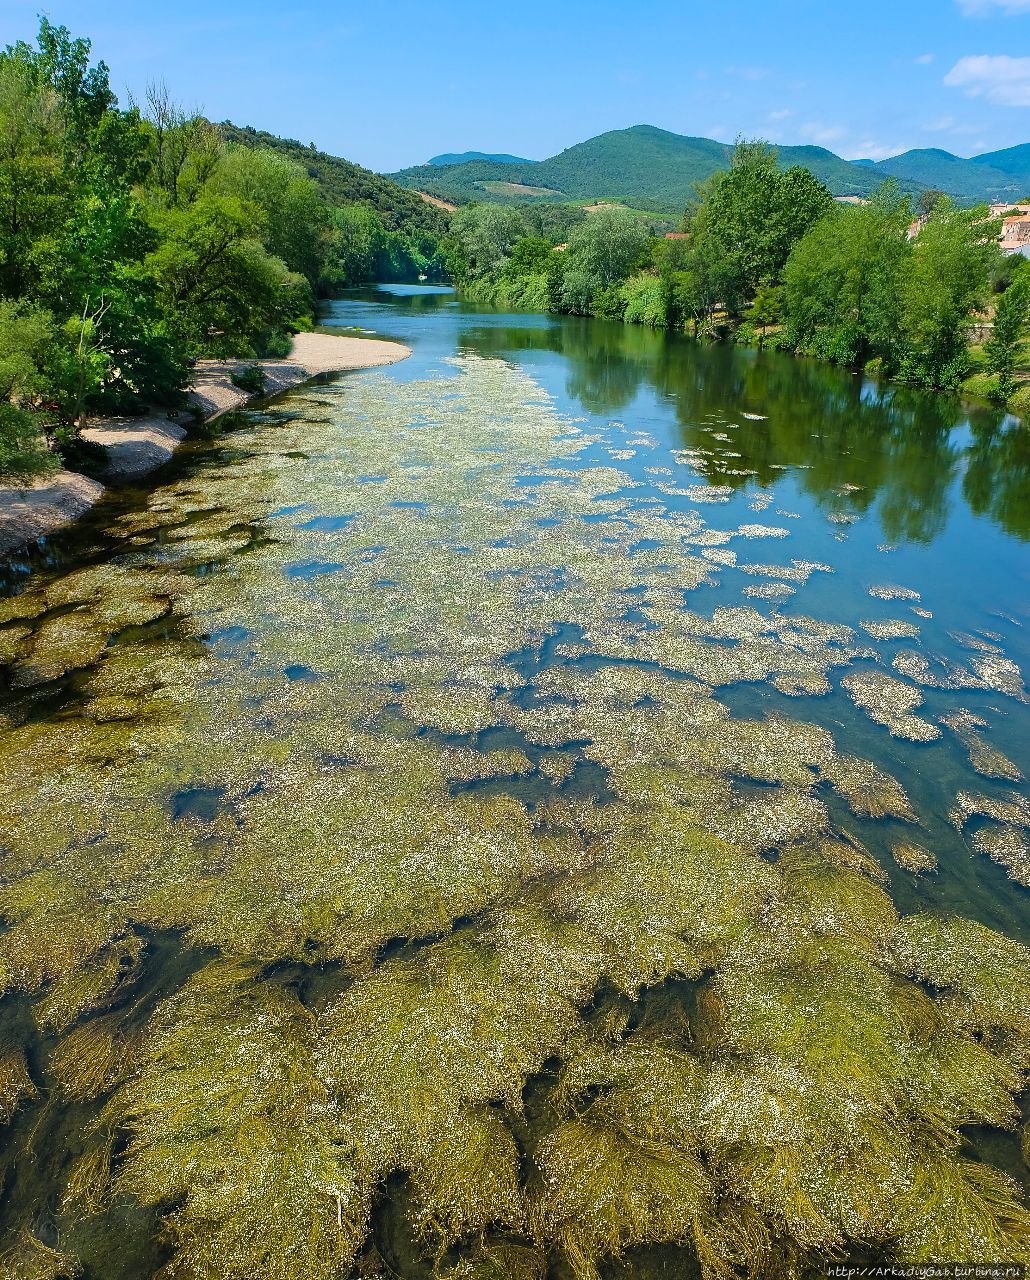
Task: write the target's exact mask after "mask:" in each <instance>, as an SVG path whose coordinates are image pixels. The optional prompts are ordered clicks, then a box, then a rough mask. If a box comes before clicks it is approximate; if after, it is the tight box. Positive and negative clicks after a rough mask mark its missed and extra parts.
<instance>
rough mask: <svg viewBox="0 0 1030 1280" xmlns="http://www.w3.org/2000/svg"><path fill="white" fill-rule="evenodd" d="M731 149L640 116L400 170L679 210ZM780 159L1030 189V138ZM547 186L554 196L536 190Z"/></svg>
mask: <svg viewBox="0 0 1030 1280" xmlns="http://www.w3.org/2000/svg"><path fill="white" fill-rule="evenodd" d="M732 156H733V147H732V146H728V145H727V144H726V143H724V142H716V141H715V140H714V139H713V138H690V137H684V136H682V135H681V134H678V133H669V132H668V131H667V130H665V129H656V128H655V127H654V126H653V125H646V124H639V125H634V126H633V127H632V128H629V129H614V130H612V131H611V132H609V133H602V134H600V135H599V136H598V137H596V138H588V139H587V140H586V141H585V142H579V143H576V145H575V146H572V147H568V148H567V149H566V150H565V151H562V152H561V153H560V154H559V155H556V156H551V157H550V159H547V160H535V161H534V160H520V159H518V158H517V157H511V156H489V155H483V154H481V153H477V152H468V153H466V154H464V155H445V156H437V157H436V158H435V159H433V160H430V162H429V164H428V165H418V166H415V167H414V168H410V169H402V170H401V171H400V172H399V173H396V174H394V175H393V177H394V178H396V180H397V181H398V182H401V183H404V184H405V185H406V186H409V187H415V188H416V189H419V190H424V191H431V192H433V193H434V194H435V195H439V196H443V197H445V198H448V199H451V200H457V201H459V202H465V201H469V200H490V201H501V202H502V203H505V202H506V203H510V202H512V201H515V202H523V201H531V200H534V199H545V198H549V199H555V198H558V199H567V200H580V201H585V202H593V201H596V200H620V201H623V202H625V203H627V204H631V205H634V206H636V207H638V208H645V209H653V210H655V211H658V212H663V213H672V212H675V211H677V210H680V209H682V208H683V206H684V205H685V204H688V203H691V202H692V201H693V199H694V195H695V188H696V187H697V185H698V184H699V183H701V182H705V181H707V180H708V179H709V178H711V177H712V176H713V175H714V174H716V173H718V172H721V171H724V170H726V169H728V168H729V166H730V161H731V159H732ZM777 163H778V165H779V167H780V168H781V169H791V168H795V167H800V168H804V169H807V170H808V171H809V172H810V173H811V174H812V175H813V176H814V177H816V178H818V179H819V181H820V182H822V183H824V184H825V185H826V186H827V187H828V188H829V189H830V192H831V193H832V194H833V195H835V196H870V195H872V193H873V192H874V191H875V190H876V188H877V187H878V186H879V185H880V184H881V183H882V182H883V181H884V179H885V178H894V179H896V180H897V183H898V186H899V187H900V188H901V190H902V192H903V193H904V194H906V195H910V196H912V198H913V199H917V198H918V197H919V196H920V195H922V193H923V192H924V191H943V192H944V193H945V194H946V195H949V196H951V197H952V198H953V199H955V200H957V201H959V202H961V203H965V204H975V203H977V201H981V200H1015V199H1019V198H1020V197H1022V196H1024V195H1025V194H1026V193H1027V191H1030V144H1023V145H1022V146H1017V147H1008V148H1006V149H1005V150H1003V151H990V152H984V153H983V154H982V155H978V156H972V157H970V158H968V159H967V158H965V157H963V156H956V155H952V154H951V153H950V152H948V151H941V150H939V149H937V148H924V149H921V150H916V151H906V152H904V153H903V154H901V155H897V156H890V157H888V158H887V159H885V160H877V161H873V160H844V159H842V158H841V157H840V156H838V155H835V154H834V153H833V152H832V151H827V150H826V148H825V147H816V146H794V147H789V146H788V147H780V148H778V150H777ZM520 186H521V187H522V188H525V189H523V190H520V189H519V187H520ZM540 190H544V191H546V192H548V193H549V195H545V196H541V195H535V196H534V195H533V194H532V192H533V191H537V192H539V191H540Z"/></svg>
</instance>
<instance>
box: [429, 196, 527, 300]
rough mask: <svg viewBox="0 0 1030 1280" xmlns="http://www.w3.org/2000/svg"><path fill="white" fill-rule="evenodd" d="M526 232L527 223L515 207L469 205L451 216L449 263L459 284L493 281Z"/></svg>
mask: <svg viewBox="0 0 1030 1280" xmlns="http://www.w3.org/2000/svg"><path fill="white" fill-rule="evenodd" d="M525 234H526V224H525V222H524V221H523V219H522V215H521V214H520V213H519V211H518V210H517V209H509V208H505V207H504V206H503V205H496V204H475V205H468V206H467V207H465V208H463V209H459V210H458V211H457V213H455V214H454V216H453V217H452V219H451V228H450V241H451V243H450V245H449V246H448V258H447V260H448V266H449V267H450V269H451V271H452V274H453V275H454V277H455V279H457V280H459V281H461V282H462V283H464V282H472V281H476V280H483V279H492V280H496V279H497V277H498V276H500V274H501V272H502V271H503V270H504V267H505V264H506V263H507V261H508V258H509V257H510V256H511V252H512V250H513V249H514V247H515V245H516V243H517V242H518V241H519V240H521V239H523V237H524V236H525Z"/></svg>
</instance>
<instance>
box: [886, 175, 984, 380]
mask: <svg viewBox="0 0 1030 1280" xmlns="http://www.w3.org/2000/svg"><path fill="white" fill-rule="evenodd" d="M985 214H986V210H985V209H984V208H982V207H981V208H976V209H956V208H955V207H954V206H953V205H952V204H951V203H950V202H949V201H947V200H941V201H939V202H938V203H937V204H936V205H935V207H934V210H933V212H932V213H931V215H930V217H929V220H928V222H927V223H926V225H925V226H924V227H923V228H922V230H921V231H920V233H919V235H918V236H917V237H916V240H915V242H914V245H913V251H912V254H911V257H910V259H909V262H908V266H907V270H906V272H905V274H904V277H903V279H902V283H901V291H900V296H901V331H902V336H903V340H904V345H905V350H904V354H903V357H902V361H901V370H900V372H901V376H903V377H904V378H906V379H907V380H909V381H912V382H919V383H921V384H923V385H926V386H931V387H955V386H957V385H958V384H959V383H960V382H961V381H962V379H963V378H964V377H965V376H966V374H967V373H968V372H969V354H968V350H967V332H968V328H969V325H970V322H971V320H972V317H973V314H974V312H976V311H979V310H982V309H983V308H984V307H985V306H986V303H987V297H988V281H989V279H990V274H991V271H992V268H993V267H994V264H995V263H996V261H997V259H998V258H999V257H1000V256H1001V251H1000V249H999V248H998V245H997V240H996V236H997V223H995V222H992V221H990V220H989V219H987V218H986V217H985Z"/></svg>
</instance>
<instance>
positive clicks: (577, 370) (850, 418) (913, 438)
mask: <svg viewBox="0 0 1030 1280" xmlns="http://www.w3.org/2000/svg"><path fill="white" fill-rule="evenodd" d="M464 342H465V343H466V344H467V345H469V346H470V347H471V348H472V349H473V350H475V351H477V352H478V353H479V354H481V355H504V354H509V355H510V354H513V353H515V352H518V351H520V350H546V351H554V352H557V353H559V354H561V355H563V356H564V357H565V358H566V359H567V360H568V361H569V365H570V369H569V374H568V378H567V381H566V391H567V392H568V394H569V395H570V396H571V397H573V398H574V399H576V400H578V401H579V403H580V404H581V405H582V406H583V407H584V408H585V409H587V410H588V411H590V412H592V413H596V414H615V413H619V412H621V411H623V410H624V409H625V408H626V406H627V405H629V404H630V403H631V402H632V401H633V399H634V397H635V396H636V395H637V393H638V391H639V390H640V388H641V387H642V386H644V385H646V386H648V387H651V388H653V389H654V391H656V392H657V393H658V395H659V396H660V397H661V398H662V399H664V400H668V401H670V402H671V403H672V405H673V406H674V411H675V414H676V417H677V420H678V421H679V423H680V424H681V427H682V440H683V444H684V446H685V447H687V448H690V449H695V450H700V451H703V454H704V456H703V457H702V458H701V459H699V460H698V464H697V465H698V469H699V470H700V472H701V473H702V474H703V475H704V476H705V478H706V479H708V480H710V481H711V482H712V483H713V484H728V485H731V486H733V487H734V488H743V487H745V486H746V485H747V484H749V483H750V482H751V481H752V479H757V481H758V483H759V484H762V485H768V484H771V483H773V482H774V481H776V480H777V479H778V478H779V477H780V476H781V475H782V469H783V468H784V467H786V468H789V469H791V470H792V471H793V472H794V478H795V480H796V482H797V483H798V484H799V485H800V486H801V487H802V488H803V489H804V491H805V492H807V493H808V494H810V495H811V496H812V498H813V499H814V500H815V501H816V502H817V503H818V504H819V505H820V506H821V507H822V508H823V509H824V510H826V511H827V512H841V513H853V514H855V515H862V514H864V513H866V512H868V511H869V510H870V509H871V508H872V507H873V505H874V504H876V506H877V508H878V513H879V518H880V520H881V521H882V524H883V529H884V533H885V535H886V537H888V538H891V539H898V540H910V541H918V542H926V541H930V540H931V539H933V538H934V537H936V536H937V534H938V533H939V532H940V530H941V529H942V528H943V526H944V524H945V521H946V518H947V499H948V491H949V489H950V488H951V486H952V483H953V481H954V480H955V478H956V476H957V475H958V474H959V472H960V470H961V468H962V465H963V462H964V461H968V473H967V474H966V476H965V480H964V483H963V493H964V495H965V497H966V500H967V501H968V502H969V504H970V506H971V508H972V509H973V510H974V511H975V512H977V513H978V514H984V515H988V516H990V518H991V519H993V520H994V521H996V522H997V523H998V524H999V525H1000V526H1001V527H1002V528H1003V529H1005V530H1006V532H1009V533H1016V534H1021V535H1026V534H1027V533H1028V531H1030V511H1028V500H1030V474H1028V473H1030V445H1028V444H1027V440H1026V433H1025V431H1023V430H1022V429H1021V428H1020V427H1019V426H1018V425H1014V426H1009V427H1006V426H1004V425H1003V422H1004V419H1003V415H1001V414H999V413H991V412H990V411H987V410H968V409H966V408H964V407H963V406H962V405H961V403H960V402H959V401H958V400H956V399H954V398H951V397H947V396H942V395H935V394H933V393H930V392H925V391H918V390H915V389H912V388H906V387H896V386H889V387H884V386H878V385H876V384H874V383H871V382H868V381H866V380H864V379H863V378H861V377H857V376H855V375H854V374H851V373H848V372H847V371H846V370H843V369H838V368H834V367H833V366H831V365H826V364H820V363H818V362H816V361H807V360H798V359H795V358H793V357H791V356H785V355H780V354H778V353H776V352H758V351H754V350H750V349H743V348H735V347H728V346H714V347H705V346H701V345H699V344H697V343H695V342H692V341H691V340H690V339H687V338H685V337H680V336H679V335H675V334H668V333H656V332H654V331H653V330H650V329H645V328H641V327H639V326H633V325H619V324H614V323H608V322H604V321H597V320H589V319H576V318H572V317H568V318H564V319H561V320H556V319H555V320H552V322H551V323H549V324H546V325H540V326H539V327H537V326H533V327H522V326H510V327H509V326H505V325H498V326H496V327H487V326H484V327H483V328H481V329H476V330H474V331H472V332H466V333H465V335H464ZM744 413H755V414H761V415H762V420H761V421H752V420H749V419H747V418H745V417H743V416H742V415H743V414H744ZM1009 421H1010V422H1011V421H1012V420H1011V419H1010V420H1009ZM727 422H732V423H735V424H736V427H735V429H734V431H733V433H732V444H731V445H729V446H727V449H728V450H730V451H732V452H733V453H738V454H740V455H741V456H740V457H739V458H731V457H727V456H726V454H725V453H719V452H715V450H716V448H717V447H718V445H719V444H720V442H718V441H714V440H713V438H712V432H715V431H720V430H722V429H723V427H724V426H725V424H726V423H727ZM967 422H968V424H969V426H970V428H971V430H972V432H973V443H972V445H971V446H969V447H968V448H966V447H965V446H964V444H963V441H962V440H961V438H959V437H957V436H956V434H955V433H954V428H956V427H959V426H961V425H963V424H965V423H967ZM741 471H748V472H753V473H754V476H751V475H743V476H742V475H739V474H736V473H738V472H741ZM852 486H854V487H852Z"/></svg>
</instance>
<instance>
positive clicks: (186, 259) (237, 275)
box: [147, 195, 312, 355]
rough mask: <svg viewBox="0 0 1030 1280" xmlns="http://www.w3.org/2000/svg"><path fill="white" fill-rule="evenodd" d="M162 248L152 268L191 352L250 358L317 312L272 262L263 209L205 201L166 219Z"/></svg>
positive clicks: (302, 285)
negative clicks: (265, 341)
mask: <svg viewBox="0 0 1030 1280" xmlns="http://www.w3.org/2000/svg"><path fill="white" fill-rule="evenodd" d="M157 226H158V230H159V233H160V244H159V245H158V247H157V249H155V250H154V252H153V253H152V254H151V255H150V256H149V258H148V260H147V265H148V268H149V269H150V270H151V271H152V272H153V274H154V276H155V278H156V280H157V282H158V287H159V296H160V300H161V302H162V305H163V307H164V309H165V312H166V314H167V315H168V317H169V321H170V323H171V325H172V326H173V328H174V330H175V331H176V332H177V334H178V335H179V336H180V338H181V340H182V341H183V343H184V344H185V346H186V348H187V349H188V350H192V351H194V352H196V353H200V352H202V351H204V350H205V349H210V350H213V351H215V352H216V353H218V354H224V355H236V354H239V355H247V354H251V353H252V351H253V341H254V338H255V336H256V335H257V334H259V333H260V332H262V331H265V330H268V331H273V332H274V331H277V330H281V329H282V328H283V327H286V326H288V325H289V324H290V323H291V322H292V321H294V320H295V319H297V318H299V317H300V316H301V315H302V314H303V313H304V311H305V310H306V309H308V310H310V308H311V306H312V299H311V293H310V289H309V288H308V286H307V282H306V281H305V280H304V278H303V277H302V276H299V275H297V274H295V273H293V272H290V271H289V270H288V269H287V267H286V265H285V264H284V263H283V262H282V261H281V260H280V259H278V258H274V257H272V256H271V255H270V254H268V253H267V252H266V251H265V249H264V247H263V245H262V241H261V236H262V234H263V231H264V220H263V217H262V214H261V211H260V210H259V209H258V208H257V206H256V205H254V204H251V203H249V202H246V201H243V200H240V199H238V198H236V197H234V196H216V195H204V196H201V197H200V198H199V199H197V200H196V201H194V202H193V204H191V205H187V206H181V207H178V208H175V209H168V210H165V211H164V212H163V213H162V214H161V215H160V217H159V220H158V223H157Z"/></svg>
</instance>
